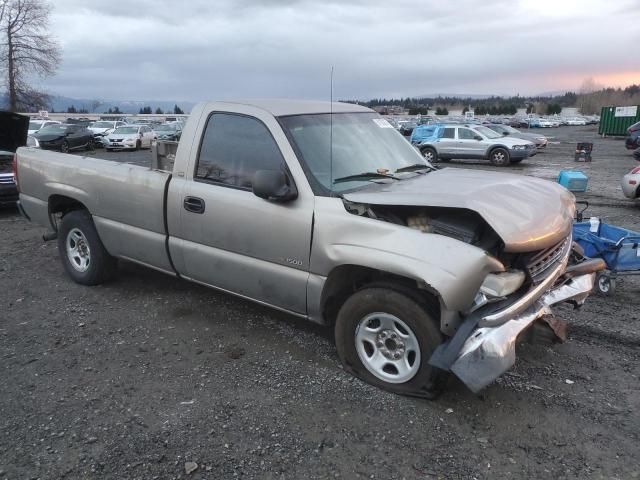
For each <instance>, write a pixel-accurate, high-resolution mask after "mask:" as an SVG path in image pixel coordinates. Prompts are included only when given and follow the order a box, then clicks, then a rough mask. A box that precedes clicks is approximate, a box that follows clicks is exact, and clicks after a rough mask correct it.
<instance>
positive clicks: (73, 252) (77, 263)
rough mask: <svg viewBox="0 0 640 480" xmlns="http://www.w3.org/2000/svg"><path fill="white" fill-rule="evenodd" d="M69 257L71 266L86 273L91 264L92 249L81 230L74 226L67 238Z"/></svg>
mask: <svg viewBox="0 0 640 480" xmlns="http://www.w3.org/2000/svg"><path fill="white" fill-rule="evenodd" d="M65 244H66V247H67V258H68V259H69V263H71V266H72V267H73V268H74V269H75V270H76V271H78V272H80V273H84V272H86V271H87V270H89V266H90V265H91V250H90V249H89V244H88V242H87V237H85V236H84V233H82V231H81V230H79V229H77V228H72V229H71V230H70V231H69V233H68V234H67V239H66V242H65Z"/></svg>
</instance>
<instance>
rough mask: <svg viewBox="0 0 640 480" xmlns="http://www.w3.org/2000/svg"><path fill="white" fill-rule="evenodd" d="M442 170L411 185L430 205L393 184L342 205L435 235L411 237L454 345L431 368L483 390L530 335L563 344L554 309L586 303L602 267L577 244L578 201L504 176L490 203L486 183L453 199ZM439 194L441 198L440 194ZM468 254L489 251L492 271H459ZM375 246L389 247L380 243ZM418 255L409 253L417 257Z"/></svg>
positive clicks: (440, 351) (550, 187) (439, 352)
mask: <svg viewBox="0 0 640 480" xmlns="http://www.w3.org/2000/svg"><path fill="white" fill-rule="evenodd" d="M450 170H451V169H450ZM445 172H446V170H445V171H440V172H434V173H431V174H429V175H427V176H424V177H423V178H422V179H417V180H416V181H413V182H412V183H413V185H411V187H412V189H415V188H416V187H422V188H420V189H421V190H423V191H430V193H431V194H432V195H429V197H428V198H429V199H427V198H426V196H425V195H419V196H417V195H416V196H412V195H409V193H410V192H409V191H408V189H407V190H406V191H401V190H400V188H406V187H405V186H404V185H403V186H401V187H398V186H396V184H392V185H390V186H382V187H374V189H368V191H366V192H356V193H353V194H346V195H344V198H343V201H344V205H345V208H346V209H347V211H349V212H350V213H352V214H354V215H357V216H359V217H366V218H369V219H375V220H379V221H383V222H386V223H392V224H395V225H398V226H402V227H406V228H408V229H410V230H413V231H419V232H421V233H424V234H426V235H429V238H430V239H431V241H424V242H423V241H420V240H417V239H416V238H415V237H412V238H413V243H412V248H413V245H415V244H416V241H419V242H420V243H421V244H423V248H424V257H425V258H426V259H427V260H426V261H427V262H428V265H431V266H433V267H434V268H429V266H427V267H426V268H424V269H423V274H422V275H423V278H422V280H423V281H424V285H425V288H426V289H427V290H430V291H431V293H433V294H435V295H436V297H438V299H439V301H440V317H441V318H440V322H441V324H440V329H441V331H442V332H443V333H444V334H445V335H446V337H447V339H446V340H445V342H444V343H442V344H441V345H440V346H439V347H438V348H437V349H436V350H435V352H434V353H433V354H432V356H431V358H430V361H429V363H430V364H431V365H432V366H434V367H437V368H439V369H442V370H445V371H450V372H452V373H454V374H455V375H456V376H457V377H458V378H459V379H460V380H461V381H462V382H464V383H465V385H467V387H468V388H469V389H470V390H472V391H473V392H478V391H480V390H481V389H483V388H484V387H486V386H487V385H489V384H490V383H492V382H493V381H494V380H495V379H496V378H498V377H499V376H500V375H502V374H503V373H504V372H506V371H507V370H508V369H510V368H511V367H512V366H513V365H514V363H515V349H516V343H517V341H518V340H519V339H521V338H522V337H523V336H524V335H525V334H526V332H530V331H531V329H532V327H536V328H543V329H546V330H548V332H552V333H553V334H556V335H557V336H558V337H560V338H562V337H563V336H564V330H565V329H564V326H563V322H562V321H561V320H560V319H558V318H557V317H555V316H554V313H553V310H552V306H553V305H556V304H559V303H563V302H569V303H572V304H573V305H574V306H576V307H579V306H580V305H582V304H583V303H584V301H585V300H586V298H587V297H588V296H589V294H590V292H591V290H592V287H593V284H594V281H595V276H596V272H598V271H600V270H603V269H604V268H605V265H604V263H603V262H602V261H601V260H599V259H598V260H594V259H589V258H586V257H585V256H584V254H583V252H582V250H581V249H580V247H579V246H578V245H577V244H576V243H575V242H573V239H572V237H571V224H572V220H573V215H574V212H575V204H574V198H573V196H572V195H571V194H570V193H569V192H567V191H566V190H564V189H562V188H561V187H559V186H557V185H555V184H553V183H551V182H546V181H541V180H532V179H527V180H524V181H523V179H521V178H515V177H514V178H507V180H511V181H507V182H505V178H506V177H501V178H500V179H499V181H500V182H502V183H501V185H500V187H501V188H500V189H498V188H497V187H498V185H495V187H496V190H494V192H492V193H491V194H490V195H491V197H493V198H491V201H489V198H488V196H487V193H488V192H487V190H486V188H489V189H490V188H491V186H489V187H487V185H486V182H484V183H483V184H482V185H484V187H483V188H484V189H485V190H484V191H480V189H479V188H478V187H477V185H478V184H480V182H478V183H476V187H475V190H474V189H473V188H472V190H474V191H471V192H467V193H468V195H464V194H456V193H455V192H453V193H452V192H451V189H450V188H447V187H446V186H444V185H445V184H446V183H448V182H443V180H446V179H444V178H443V177H444V175H442V174H444V173H445ZM472 175H473V177H474V178H475V179H476V180H479V178H478V177H481V176H483V174H481V173H480V172H474V173H473V174H472ZM447 176H449V175H447ZM438 177H440V178H438ZM460 177H462V178H463V182H464V174H462V173H459V174H457V180H459V179H460ZM434 180H440V181H439V182H438V183H436V182H435V181H434ZM524 182H526V183H524ZM408 184H409V182H407V185H408ZM420 184H422V185H420ZM376 188H377V189H378V190H379V191H375V190H376ZM470 188H471V185H470ZM372 190H373V191H372ZM434 190H435V191H436V192H434ZM438 190H440V191H441V192H440V193H441V195H436V196H434V195H433V193H438V192H437V191H438ZM505 191H506V194H507V195H509V194H514V196H513V197H512V198H513V199H514V200H513V201H511V202H510V203H506V202H504V203H502V202H499V201H498V202H496V201H495V200H496V199H499V197H500V196H501V195H505ZM498 192H500V193H498ZM474 194H475V198H474ZM515 194H517V195H519V197H516V196H515ZM418 198H419V199H420V200H419V201H417V200H418ZM433 198H439V201H434V200H433ZM536 198H537V199H538V201H537V203H536ZM539 199H542V201H540V200H539ZM383 202H384V203H383ZM442 237H446V239H447V240H449V244H447V245H446V248H442V247H438V248H440V250H439V253H438V255H437V256H439V257H440V258H439V260H434V258H433V256H430V255H429V254H428V251H429V249H430V248H432V246H431V245H433V244H434V243H435V242H434V240H435V239H440V240H442ZM425 240H426V238H425ZM462 244H464V245H462ZM463 246H464V248H463ZM469 246H473V247H475V248H477V249H479V250H481V251H482V252H484V255H485V256H486V259H487V262H488V265H489V266H488V267H487V268H488V271H482V270H481V269H478V268H476V267H474V268H473V269H472V268H471V267H470V268H469V269H468V270H465V268H461V266H460V265H461V264H463V263H464V259H465V258H468V259H469V264H471V263H472V262H474V261H477V259H476V260H474V258H475V256H474V255H473V254H472V253H471V252H470V251H469V250H468V247H469ZM375 248H377V249H378V250H380V249H381V248H387V247H386V246H383V247H381V246H380V245H377V244H376V245H375ZM405 250H406V248H405ZM418 255H419V254H415V253H413V254H412V256H413V257H414V258H415V257H418ZM435 267H437V268H435ZM438 268H442V269H444V270H446V271H447V272H449V273H450V278H449V279H448V282H449V283H453V284H457V288H453V289H451V288H449V287H450V285H448V282H442V281H439V280H436V281H432V280H431V273H430V270H436V269H438Z"/></svg>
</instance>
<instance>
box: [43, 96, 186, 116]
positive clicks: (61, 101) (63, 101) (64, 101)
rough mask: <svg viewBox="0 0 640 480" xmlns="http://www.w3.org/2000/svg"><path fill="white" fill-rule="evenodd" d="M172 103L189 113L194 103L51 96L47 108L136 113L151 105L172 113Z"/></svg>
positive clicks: (152, 108) (62, 110)
mask: <svg viewBox="0 0 640 480" xmlns="http://www.w3.org/2000/svg"><path fill="white" fill-rule="evenodd" d="M174 105H178V107H180V108H181V109H182V110H183V111H184V112H185V113H189V112H190V111H191V109H192V108H193V107H194V105H195V103H194V102H180V101H174V100H171V101H167V100H144V101H137V100H135V101H123V100H97V99H88V98H70V97H62V96H53V97H52V98H51V106H50V107H49V109H50V110H51V109H53V110H54V111H56V112H66V111H67V109H68V108H69V107H71V106H74V107H75V108H76V110H80V109H83V108H84V109H86V110H88V111H89V113H103V112H106V111H108V110H109V109H110V108H111V109H112V110H114V109H115V108H116V107H117V108H118V109H119V110H120V111H121V112H122V113H138V112H139V111H140V109H141V108H144V107H151V110H152V111H153V112H155V111H156V109H157V108H160V109H161V110H162V111H163V112H166V113H168V112H171V113H173V107H174Z"/></svg>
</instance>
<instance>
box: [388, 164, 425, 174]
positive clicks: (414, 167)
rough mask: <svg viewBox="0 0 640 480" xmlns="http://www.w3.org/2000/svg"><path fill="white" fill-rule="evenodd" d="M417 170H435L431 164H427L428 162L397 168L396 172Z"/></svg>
mask: <svg viewBox="0 0 640 480" xmlns="http://www.w3.org/2000/svg"><path fill="white" fill-rule="evenodd" d="M415 170H433V167H432V166H431V165H427V164H426V163H414V164H413V165H407V166H406V167H400V168H399V169H397V170H396V173H400V172H412V171H415Z"/></svg>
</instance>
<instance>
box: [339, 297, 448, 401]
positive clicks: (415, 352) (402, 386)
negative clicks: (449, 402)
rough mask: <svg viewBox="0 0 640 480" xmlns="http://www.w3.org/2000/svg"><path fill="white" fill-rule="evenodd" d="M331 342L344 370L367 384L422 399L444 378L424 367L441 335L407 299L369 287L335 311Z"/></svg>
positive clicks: (434, 393) (420, 308)
mask: <svg viewBox="0 0 640 480" xmlns="http://www.w3.org/2000/svg"><path fill="white" fill-rule="evenodd" d="M335 339H336V348H337V350H338V356H339V357H340V360H341V361H342V364H343V365H344V367H345V369H346V370H348V371H349V372H351V373H352V374H353V375H355V376H356V377H358V378H360V379H362V380H364V381H365V382H367V383H370V384H372V385H375V386H377V387H380V388H383V389H385V390H389V391H391V392H393V393H398V394H403V395H411V396H419V397H425V398H435V397H436V396H437V395H438V393H440V391H441V390H442V388H443V386H444V382H445V380H446V373H445V372H443V371H441V370H439V369H437V368H434V367H432V366H431V365H429V363H428V362H429V358H430V357H431V354H432V353H433V351H434V350H435V349H436V347H437V346H438V345H439V344H440V343H441V342H442V335H441V333H440V331H439V329H438V326H437V324H436V321H435V320H434V318H433V317H432V316H431V315H430V314H429V313H428V311H427V309H426V308H425V307H423V306H422V305H421V304H420V303H419V302H418V301H416V300H414V299H413V298H412V297H411V296H409V295H405V294H403V293H400V292H399V291H396V290H392V289H389V288H371V287H370V288H365V289H363V290H360V291H358V292H356V293H354V294H353V295H352V296H351V297H349V298H348V299H347V301H346V302H345V303H344V305H343V306H342V308H341V309H340V311H339V312H338V318H337V320H336V326H335Z"/></svg>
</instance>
